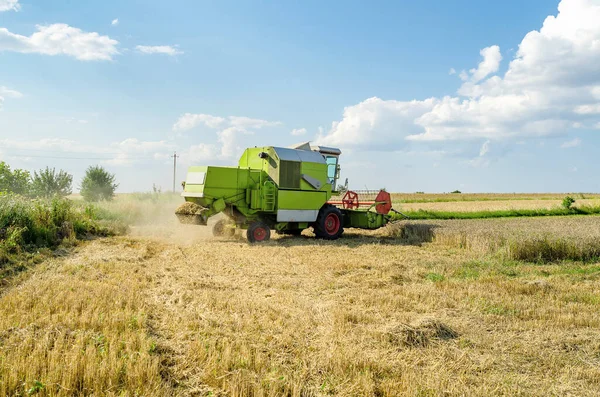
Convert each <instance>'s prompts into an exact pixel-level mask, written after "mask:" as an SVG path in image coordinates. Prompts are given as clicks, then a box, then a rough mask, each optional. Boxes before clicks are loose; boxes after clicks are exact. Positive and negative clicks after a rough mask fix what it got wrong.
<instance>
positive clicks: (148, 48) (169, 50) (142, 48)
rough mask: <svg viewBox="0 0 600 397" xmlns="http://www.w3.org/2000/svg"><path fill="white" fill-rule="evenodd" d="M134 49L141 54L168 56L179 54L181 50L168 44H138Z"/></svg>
mask: <svg viewBox="0 0 600 397" xmlns="http://www.w3.org/2000/svg"><path fill="white" fill-rule="evenodd" d="M135 49H136V50H138V51H139V52H141V53H143V54H164V55H169V56H175V55H181V54H183V51H181V50H179V49H177V48H176V46H175V47H173V46H170V45H153V46H152V45H138V46H136V47H135Z"/></svg>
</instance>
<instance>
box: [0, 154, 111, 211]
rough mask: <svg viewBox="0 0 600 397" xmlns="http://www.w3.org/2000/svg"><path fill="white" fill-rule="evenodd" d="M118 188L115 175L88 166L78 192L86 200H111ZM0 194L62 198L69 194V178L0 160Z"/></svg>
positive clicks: (67, 174) (102, 169)
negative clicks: (18, 166) (10, 164)
mask: <svg viewBox="0 0 600 397" xmlns="http://www.w3.org/2000/svg"><path fill="white" fill-rule="evenodd" d="M118 186H119V185H118V184H117V183H116V182H115V175H114V174H111V173H110V172H108V171H107V170H105V169H104V168H103V167H101V166H99V165H94V166H90V167H88V168H87V170H86V171H85V175H84V177H83V179H82V180H81V185H80V193H81V196H83V198H84V200H86V201H101V200H112V198H113V196H114V194H115V190H116V189H117V187H118ZM0 193H12V194H18V195H21V196H27V197H34V198H51V197H57V196H58V197H66V196H68V195H70V194H71V193H73V175H71V174H69V173H68V172H66V171H63V170H58V171H56V169H55V168H50V167H46V168H45V169H41V170H39V171H34V172H33V174H31V173H30V172H29V171H27V170H22V169H14V170H12V169H11V167H10V166H9V165H8V164H7V163H6V162H4V161H0Z"/></svg>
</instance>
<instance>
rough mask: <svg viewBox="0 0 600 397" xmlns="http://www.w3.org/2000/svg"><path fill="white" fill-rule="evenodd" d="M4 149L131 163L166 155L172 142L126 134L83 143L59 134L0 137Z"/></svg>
mask: <svg viewBox="0 0 600 397" xmlns="http://www.w3.org/2000/svg"><path fill="white" fill-rule="evenodd" d="M2 149H8V154H7V155H6V156H7V157H10V156H11V155H10V153H14V152H15V151H23V152H26V153H27V155H29V154H30V153H31V152H32V151H34V152H36V153H35V154H32V155H31V156H32V157H37V156H51V157H52V156H56V157H67V158H78V159H90V160H98V161H100V162H101V163H105V164H111V165H131V164H134V163H136V162H139V161H141V160H144V159H148V158H162V157H168V156H169V154H170V153H172V152H173V150H175V149H176V146H175V145H174V144H173V143H170V142H167V141H140V140H138V139H137V138H127V139H124V140H122V141H119V142H113V143H111V144H109V145H106V146H98V145H86V144H81V143H80V142H79V141H74V140H70V139H62V138H43V139H39V140H31V141H23V140H14V139H0V150H2Z"/></svg>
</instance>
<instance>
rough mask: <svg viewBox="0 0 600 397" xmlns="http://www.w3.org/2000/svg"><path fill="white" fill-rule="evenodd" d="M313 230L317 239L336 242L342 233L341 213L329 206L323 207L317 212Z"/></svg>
mask: <svg viewBox="0 0 600 397" xmlns="http://www.w3.org/2000/svg"><path fill="white" fill-rule="evenodd" d="M314 229H315V236H317V238H322V239H325V240H337V239H338V238H339V237H340V236H341V235H342V233H344V225H343V223H342V211H340V209H339V208H337V207H335V206H333V205H331V204H327V205H325V206H324V207H323V208H321V211H319V216H318V217H317V221H316V222H315V226H314Z"/></svg>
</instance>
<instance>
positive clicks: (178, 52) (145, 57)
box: [0, 0, 600, 192]
mask: <svg viewBox="0 0 600 397" xmlns="http://www.w3.org/2000/svg"><path fill="white" fill-rule="evenodd" d="M598 20H600V1H599V0H562V1H558V0H553V1H548V0H546V1H538V0H532V1H528V2H522V1H504V2H479V1H466V0H457V1H452V2H448V1H441V0H438V1H420V2H414V1H393V2H377V4H376V5H372V4H367V3H365V2H359V1H345V2H334V1H331V2H320V1H319V2H317V1H304V2H292V1H281V2H257V1H229V2H226V1H222V2H200V1H171V2H164V1H152V0H147V1H102V2H92V1H86V2H72V1H52V2H48V1H34V0H29V1H28V0H0V108H1V110H0V156H1V158H2V160H4V161H6V162H8V163H9V164H11V165H12V166H13V167H18V168H25V169H29V170H35V169H39V168H42V167H45V166H46V165H49V166H51V167H57V168H62V169H65V170H67V171H69V172H71V173H73V174H74V176H75V183H76V185H78V183H79V181H80V179H81V176H82V174H83V171H84V170H85V168H86V167H87V166H89V165H93V164H102V165H104V166H105V167H107V168H108V169H110V170H111V171H112V172H114V173H115V174H116V176H117V180H118V182H119V183H120V188H119V190H120V191H122V192H127V191H147V190H150V189H151V188H152V184H153V183H154V184H156V185H158V186H162V187H163V189H169V188H170V186H171V185H172V160H171V159H170V157H169V156H170V155H171V154H172V153H173V151H177V152H178V153H179V154H180V155H181V157H180V158H179V173H178V177H177V179H178V181H179V180H183V179H184V177H185V167H186V166H188V165H190V164H215V165H219V164H223V165H233V164H235V163H236V161H237V157H238V156H239V154H240V153H241V150H243V148H245V147H247V146H254V145H276V146H287V145H290V144H292V143H296V142H300V141H306V140H312V141H314V142H317V143H321V144H326V145H330V146H337V147H340V148H341V149H342V150H343V152H344V154H343V155H342V160H341V162H342V167H343V171H342V176H343V177H344V178H346V177H347V178H349V180H350V186H351V187H354V188H356V189H361V188H364V187H365V186H367V187H369V188H372V189H376V188H380V187H386V188H387V189H389V190H393V191H404V192H414V191H428V192H444V191H451V190H454V189H460V190H463V191H468V192H549V191H554V192H567V191H584V192H592V191H593V192H597V191H600V182H599V181H598V179H597V178H596V177H595V176H596V175H597V174H598V171H600V170H599V168H600V167H598V162H597V161H594V160H595V157H596V153H598V149H599V146H600V140H599V139H598V138H597V135H598V131H600V73H598V68H597V67H593V66H590V65H598V62H600V46H598V45H597V44H596V43H597V42H600V41H599V40H600V24H598V23H597V21H598Z"/></svg>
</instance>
